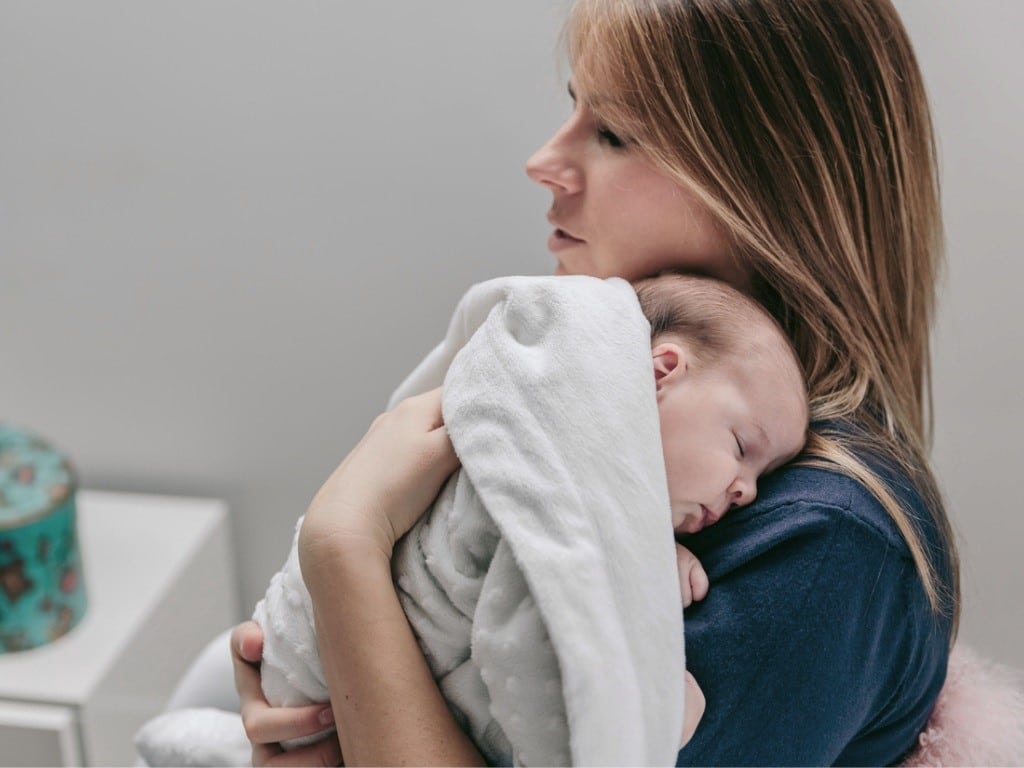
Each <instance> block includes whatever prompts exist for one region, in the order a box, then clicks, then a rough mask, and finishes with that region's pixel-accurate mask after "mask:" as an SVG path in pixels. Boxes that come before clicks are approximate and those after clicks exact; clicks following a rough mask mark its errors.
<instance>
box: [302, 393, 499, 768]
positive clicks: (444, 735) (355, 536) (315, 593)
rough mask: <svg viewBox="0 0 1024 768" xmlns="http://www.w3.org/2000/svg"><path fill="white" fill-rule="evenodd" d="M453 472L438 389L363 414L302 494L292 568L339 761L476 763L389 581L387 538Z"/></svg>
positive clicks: (390, 543)
mask: <svg viewBox="0 0 1024 768" xmlns="http://www.w3.org/2000/svg"><path fill="white" fill-rule="evenodd" d="M457 467H458V459H456V457H455V452H454V450H453V449H452V445H451V441H450V440H449V439H448V434H447V431H446V430H445V428H444V423H443V420H442V417H441V391H440V389H435V390H432V391H431V392H428V393H426V394H424V395H420V396H418V397H413V398H409V399H408V400H405V401H403V402H402V403H400V404H399V405H398V406H397V407H396V408H395V409H393V410H392V411H389V412H388V413H385V414H383V415H382V416H380V417H378V418H377V420H376V421H374V423H373V425H372V426H371V427H370V430H369V431H368V432H367V433H366V436H365V437H364V438H363V439H362V440H361V441H360V442H359V444H358V445H357V446H356V447H355V448H354V449H353V450H352V452H351V453H350V454H349V455H348V456H347V457H346V458H345V460H344V461H343V462H342V463H341V465H340V466H339V467H338V469H336V470H335V472H334V473H333V474H332V475H331V477H330V478H328V480H327V482H326V483H324V485H323V487H322V488H321V489H320V491H319V492H318V493H317V495H316V498H314V499H313V502H312V504H311V505H310V508H309V510H308V511H307V513H306V518H305V521H304V522H303V525H302V530H301V532H300V534H299V564H300V565H301V567H302V577H303V579H304V580H305V582H306V586H307V588H308V589H309V594H310V597H311V598H312V601H313V611H314V620H315V624H316V634H317V641H318V644H319V650H320V659H321V662H322V663H323V667H324V673H325V675H326V678H327V687H328V690H329V691H330V693H331V705H332V707H333V709H334V719H335V723H336V724H337V727H338V735H339V739H340V741H341V748H342V753H343V754H344V756H345V760H346V762H347V763H348V764H350V765H368V764H372V765H381V764H383V765H435V764H439V765H440V764H443V765H482V764H483V759H482V757H481V756H480V753H479V752H478V751H477V749H476V747H475V746H474V745H473V743H472V741H471V740H470V739H469V737H467V736H466V735H465V734H464V733H463V732H462V730H461V729H460V728H459V726H458V724H457V723H456V722H455V719H454V717H453V716H452V714H451V712H450V711H449V709H448V706H447V704H446V703H445V701H444V699H443V698H442V696H441V692H440V691H439V690H438V687H437V684H436V683H435V682H434V679H433V677H432V675H431V673H430V669H429V667H428V666H427V663H426V660H425V659H424V658H423V654H422V652H421V651H420V647H419V644H418V643H417V641H416V638H415V636H414V635H413V633H412V630H411V628H410V627H409V622H408V620H407V619H406V617H405V613H404V612H403V610H402V607H401V605H400V604H399V602H398V595H397V594H396V592H395V588H394V584H393V582H392V577H391V554H392V551H393V548H394V544H395V542H396V541H397V540H398V538H399V537H401V536H402V535H403V534H404V533H405V532H406V531H408V530H409V529H410V528H411V527H412V526H413V524H414V523H415V522H416V520H417V519H418V518H419V517H420V516H421V515H422V514H423V512H424V511H425V510H426V508H427V507H428V506H429V504H430V503H431V502H432V501H433V500H434V498H435V497H436V496H437V494H438V491H439V490H440V488H441V484H442V483H443V482H444V481H445V480H446V479H447V478H448V476H449V475H450V474H451V473H452V472H453V471H454V470H455V469H456V468H457Z"/></svg>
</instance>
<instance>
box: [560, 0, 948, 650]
mask: <svg viewBox="0 0 1024 768" xmlns="http://www.w3.org/2000/svg"><path fill="white" fill-rule="evenodd" d="M566 35H567V42H568V48H569V56H570V60H571V63H572V67H573V76H574V79H575V82H576V90H577V94H578V95H579V97H580V98H582V99H583V100H584V101H585V102H587V103H589V104H590V105H591V107H592V109H593V111H594V113H595V115H597V116H598V117H599V118H600V120H601V122H602V123H604V124H606V125H607V126H608V128H609V129H610V130H613V131H615V132H616V133H618V134H619V135H621V136H624V137H628V139H629V140H631V142H632V143H633V144H635V147H636V151H639V152H641V153H643V154H644V155H645V156H646V157H647V158H648V159H649V160H650V161H651V162H652V163H654V164H655V165H656V166H658V167H659V168H660V169H661V170H662V171H663V172H664V173H666V174H668V175H669V176H670V177H672V178H673V179H675V180H676V181H677V182H678V183H679V184H681V185H683V186H684V187H686V188H687V189H688V190H690V191H691V192H692V193H693V194H694V195H695V196H696V197H697V198H698V199H699V200H700V201H702V203H703V204H704V206H705V207H706V208H707V210H708V211H709V212H710V213H711V215H712V216H713V217H714V218H715V219H716V221H717V222H718V224H719V226H720V227H721V229H722V231H723V232H725V233H726V235H727V236H728V237H729V238H730V240H731V243H732V246H733V248H732V253H733V256H734V258H736V259H737V260H738V262H739V263H740V264H741V265H743V266H744V267H745V268H746V269H747V270H748V271H749V272H750V273H751V274H752V275H753V276H754V281H755V293H756V296H757V298H758V299H759V300H760V301H761V302H762V303H763V304H764V305H765V307H766V308H767V309H768V310H769V311H770V312H771V313H772V314H773V315H774V316H775V317H776V318H777V320H778V321H779V323H780V324H781V325H782V327H783V328H784V329H785V330H786V333H787V335H788V336H789V338H790V339H791V340H792V342H793V346H794V348H795V349H796V353H797V356H798V358H799V360H800V363H801V365H802V367H803V371H804V376H805V379H806V382H807V387H808V392H809V397H810V409H811V419H812V421H813V422H819V421H826V420H828V421H831V422H834V423H838V424H840V425H841V426H840V427H839V428H831V429H827V428H825V427H823V426H821V425H817V426H814V427H812V434H811V435H810V439H809V441H808V444H807V446H806V448H805V452H804V454H803V455H802V457H801V459H800V461H801V463H803V464H809V465H813V466H824V467H828V468H830V469H833V470H836V469H838V471H840V472H842V473H844V474H846V475H848V476H851V477H853V478H854V479H856V480H857V481H859V482H860V483H862V484H863V485H864V486H865V487H866V488H867V489H868V490H869V492H870V493H872V494H873V495H874V496H875V497H876V498H877V500H878V501H879V503H880V504H881V505H882V507H883V508H884V509H885V510H886V512H887V513H888V514H889V516H890V517H891V518H892V520H893V522H894V523H895V525H896V527H897V528H898V529H899V530H900V532H901V534H902V536H903V538H904V539H905V540H906V543H907V546H908V548H909V550H910V553H911V555H912V556H913V559H914V562H915V564H916V567H917V570H918V572H919V573H920V576H921V581H922V584H923V586H924V590H925V592H926V594H927V596H928V599H929V601H930V603H931V605H932V608H933V609H934V610H935V611H936V612H942V613H945V614H947V615H949V616H950V617H951V619H952V622H953V634H954V635H955V632H956V625H957V621H958V617H959V606H960V593H959V576H958V571H959V566H958V560H957V554H956V545H955V542H954V539H953V533H952V529H951V526H950V523H949V520H948V518H947V516H946V513H945V509H944V506H943V504H942V500H941V497H940V494H939V492H938V488H937V485H936V482H935V479H934V476H933V475H932V473H931V470H930V469H929V468H928V450H929V447H930V440H931V420H932V417H931V392H930V381H929V375H930V358H929V331H930V328H931V323H932V318H933V313H934V303H935V285H936V280H937V276H938V273H939V270H940V266H941V263H942V229H941V218H940V206H939V184H938V177H937V169H936V160H935V144H934V138H933V132H932V125H931V120H930V116H929V110H928V103H927V99H926V96H925V90H924V84H923V81H922V78H921V74H920V71H919V68H918V66H917V62H916V59H915V57H914V53H913V50H912V48H911V45H910V41H909V39H908V37H907V34H906V31H905V30H904V28H903V25H902V23H901V22H900V19H899V16H898V15H897V13H896V11H895V9H894V8H893V7H892V5H891V3H890V2H889V1H888V0H833V1H831V2H827V1H825V0H760V1H759V2H752V1H751V0H742V1H737V0H578V1H577V2H576V4H575V5H574V7H573V10H572V12H571V14H570V17H569V21H568V24H567V27H566ZM844 422H845V423H844ZM861 451H867V452H868V453H869V454H872V455H875V456H879V457H880V458H881V459H882V460H883V462H885V463H888V464H891V465H895V466H896V467H897V468H898V469H900V470H902V471H903V472H905V473H906V474H907V476H908V477H909V478H910V479H911V481H912V482H913V483H914V485H915V486H916V488H917V489H918V491H919V492H920V493H921V495H922V497H923V499H924V501H925V503H926V504H927V505H928V507H929V509H930V510H931V513H932V515H933V516H934V522H935V524H936V526H937V529H938V531H939V535H940V537H941V538H942V542H941V544H942V545H943V547H944V555H943V554H942V553H939V554H936V553H930V552H929V551H928V546H927V543H926V541H925V539H924V534H923V532H922V531H921V530H920V529H919V528H918V526H917V524H916V522H915V520H914V519H913V518H912V517H911V516H910V515H909V514H908V512H907V511H906V510H905V509H904V508H903V507H902V506H901V505H900V503H899V502H898V501H897V499H896V497H895V496H894V495H893V493H892V491H891V490H890V489H889V488H888V486H887V484H886V483H885V482H884V481H883V480H882V479H881V477H880V476H879V475H878V474H876V472H875V471H873V470H872V469H871V468H870V467H869V466H868V465H867V464H866V463H865V462H864V461H862V460H861V459H860V458H858V453H860V452H861ZM862 455H864V454H862ZM943 557H944V558H945V560H944V561H943V559H942V558H943ZM936 558H937V559H936ZM943 568H948V570H949V573H950V580H951V583H950V584H949V585H948V587H947V586H944V584H943V581H944V579H943V577H942V576H941V575H940V573H941V570H940V569H943Z"/></svg>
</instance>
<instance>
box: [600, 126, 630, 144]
mask: <svg viewBox="0 0 1024 768" xmlns="http://www.w3.org/2000/svg"><path fill="white" fill-rule="evenodd" d="M597 135H598V137H599V138H600V139H601V141H603V142H605V143H606V144H608V146H610V147H615V148H616V149H618V148H620V147H624V146H626V142H624V141H623V140H622V139H620V138H619V137H618V136H616V135H615V134H614V133H612V132H611V131H609V130H608V129H607V128H598V129H597Z"/></svg>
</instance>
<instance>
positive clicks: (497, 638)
mask: <svg viewBox="0 0 1024 768" xmlns="http://www.w3.org/2000/svg"><path fill="white" fill-rule="evenodd" d="M638 295H639V301H638ZM652 342H653V348H652ZM652 368H653V376H652ZM442 382H443V383H444V397H443V406H442V407H443V413H444V418H445V423H446V426H447V430H448V433H449V435H450V437H451V440H452V443H453V445H454V448H455V451H456V453H457V454H458V456H459V458H460V460H461V462H462V469H461V470H459V471H458V472H456V473H455V474H454V475H453V476H452V477H451V478H450V479H449V481H448V482H447V483H446V485H445V486H444V488H443V489H442V491H441V493H440V494H439V496H438V498H437V499H436V500H435V502H434V504H433V506H432V508H431V510H430V511H429V512H428V513H427V514H426V515H425V516H424V517H423V518H422V519H421V520H420V521H419V522H418V523H417V524H416V525H415V526H414V527H413V529H412V530H411V531H410V532H409V533H408V534H407V535H406V536H405V537H404V538H403V539H402V540H401V541H399V543H398V544H397V546H396V548H395V552H394V556H393V560H392V566H393V574H394V577H395V581H396V584H397V587H398V593H399V598H400V600H401V603H402V606H403V608H404V610H405V612H406V615H407V616H408V618H409V622H410V624H411V626H412V628H413V630H414V632H415V634H416V636H417V638H418V640H419V642H420V645H421V648H422V649H423V652H424V655H425V657H426V659H427V662H428V664H429V666H430V669H431V671H432V673H433V675H434V677H435V679H436V680H437V681H438V684H439V687H440V689H441V692H442V693H443V695H444V696H445V698H446V700H447V701H448V703H449V706H450V708H451V709H452V711H453V713H454V714H455V716H456V718H457V719H458V720H459V722H460V724H461V725H462V726H463V728H464V729H465V730H466V732H467V733H469V734H470V736H471V737H472V738H473V740H474V742H475V743H476V744H477V746H478V748H479V749H480V750H481V752H482V754H483V755H484V756H485V757H486V758H487V760H488V761H489V762H491V763H492V764H495V763H497V764H515V765H528V764H538V765H565V764H574V765H578V764H592V765H599V764H646V765H656V764H670V763H674V762H675V756H676V752H677V750H678V748H679V735H680V730H681V723H682V721H683V704H684V702H683V671H684V657H683V639H682V620H681V617H682V611H681V608H682V598H681V595H680V589H679V571H678V568H679V567H685V568H687V569H689V573H690V577H691V579H692V580H693V583H692V585H691V591H692V593H693V594H694V596H696V597H698V598H699V597H701V596H702V594H703V589H704V588H705V587H706V577H703V574H702V571H701V569H700V567H699V564H698V563H697V562H696V560H694V559H693V558H692V557H686V556H685V553H684V557H681V558H680V559H679V561H678V563H677V557H676V545H675V544H674V542H673V538H672V531H673V529H675V531H677V532H680V533H689V532H694V531H696V530H699V529H700V528H701V527H703V526H704V525H707V524H710V523H713V522H715V521H716V520H717V519H719V518H720V517H721V515H722V514H724V513H725V511H726V510H727V509H728V508H729V507H730V506H732V505H735V504H737V503H740V504H745V503H749V501H751V500H752V499H753V494H754V493H755V492H756V479H757V476H758V475H760V474H762V473H764V472H766V471H770V470H771V469H773V468H774V467H775V466H778V465H780V464H782V463H784V462H785V461H786V460H788V459H789V458H791V457H792V456H793V455H795V454H796V453H797V452H798V451H799V449H800V448H801V447H802V445H803V439H804V434H805V430H806V423H807V406H806V395H805V391H804V386H803V382H802V379H801V377H800V372H799V368H798V366H797V363H796V359H795V356H794V355H793V353H792V350H791V349H790V348H789V344H788V341H787V340H786V337H785V335H784V334H783V333H782V331H781V329H779V328H778V327H777V326H776V325H775V324H774V322H773V321H772V320H771V318H770V317H768V316H767V314H766V313H764V311H763V310H761V309H760V307H758V306H757V305H756V304H755V303H754V302H753V301H751V300H749V299H746V298H745V297H742V296H741V295H739V294H738V293H737V292H736V291H734V290H733V289H731V288H728V287H727V286H724V285H723V284H720V283H717V282H715V281H711V280H708V279H705V278H693V277H682V276H677V275H672V276H664V277H661V278H655V279H652V280H648V281H644V283H642V284H638V286H637V287H636V290H634V288H633V287H632V286H630V285H629V284H628V283H626V282H624V281H622V280H620V279H617V278H612V279H609V280H599V279H596V278H591V277H544V278H516V277H513V278H501V279H498V280H493V281H490V282H487V283H483V284H480V285H478V286H475V287H474V288H473V289H471V290H470V291H469V292H468V293H467V294H466V296H465V297H464V298H463V300H462V301H461V303H460V304H459V306H458V308H457V310H456V312H455V315H454V317H453V319H452V321H451V324H450V326H449V329H448V334H447V336H446V338H445V340H444V341H443V342H442V343H441V344H440V345H439V346H438V347H437V348H436V349H435V350H434V351H433V352H432V353H431V354H430V355H429V356H428V357H427V358H426V359H425V360H424V361H423V362H422V363H421V364H420V366H419V367H417V368H416V370H415V371H413V373H412V374H411V375H410V376H409V378H408V379H407V380H406V381H405V382H404V383H403V384H402V385H401V386H400V387H399V389H398V390H397V391H396V392H395V394H394V395H393V396H392V398H391V403H390V405H389V407H391V406H393V405H394V404H396V403H397V402H398V401H399V400H401V399H403V398H405V397H408V396H411V395H414V394H418V393H420V392H424V391H426V390H428V389H432V388H434V387H436V386H438V385H440V384H441V383H442ZM663 439H664V444H663ZM748 457H749V458H748ZM666 467H667V468H668V472H667V474H666ZM300 524H301V521H300ZM297 532H298V526H297V527H296V541H293V546H292V551H291V554H290V555H289V558H288V560H287V562H286V563H285V566H284V568H283V569H282V570H281V572H279V573H278V574H277V575H276V576H275V577H274V578H273V580H272V582H271V585H270V587H269V589H268V591H267V594H266V597H265V598H264V599H263V600H262V601H261V602H260V603H259V604H258V605H257V606H256V610H255V613H254V619H255V620H256V621H257V622H258V623H259V624H260V625H261V626H262V627H263V630H264V633H265V639H264V647H263V667H262V677H263V687H264V692H265V694H266V696H267V699H268V701H270V702H271V703H272V704H274V705H285V706H289V705H298V704H306V703H311V702H318V701H327V700H328V692H327V688H326V685H325V681H324V675H323V670H322V667H321V666H320V663H319V659H318V656H317V646H316V637H315V634H314V631H313V620H312V616H313V611H312V605H311V603H310V599H309V595H308V593H307V592H306V590H305V586H304V584H303V582H302V577H301V573H300V570H299V563H298V557H297ZM702 577H703V579H702Z"/></svg>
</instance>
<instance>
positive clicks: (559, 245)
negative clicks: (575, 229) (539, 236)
mask: <svg viewBox="0 0 1024 768" xmlns="http://www.w3.org/2000/svg"><path fill="white" fill-rule="evenodd" d="M584 242H585V241H584V240H580V239H579V238H578V237H573V236H572V235H570V234H569V233H568V232H566V231H565V230H562V229H556V230H555V231H554V232H552V233H551V236H550V237H549V238H548V250H549V251H551V252H552V253H557V252H558V251H564V250H565V249H566V248H572V247H573V246H574V245H580V244H582V243H584Z"/></svg>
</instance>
